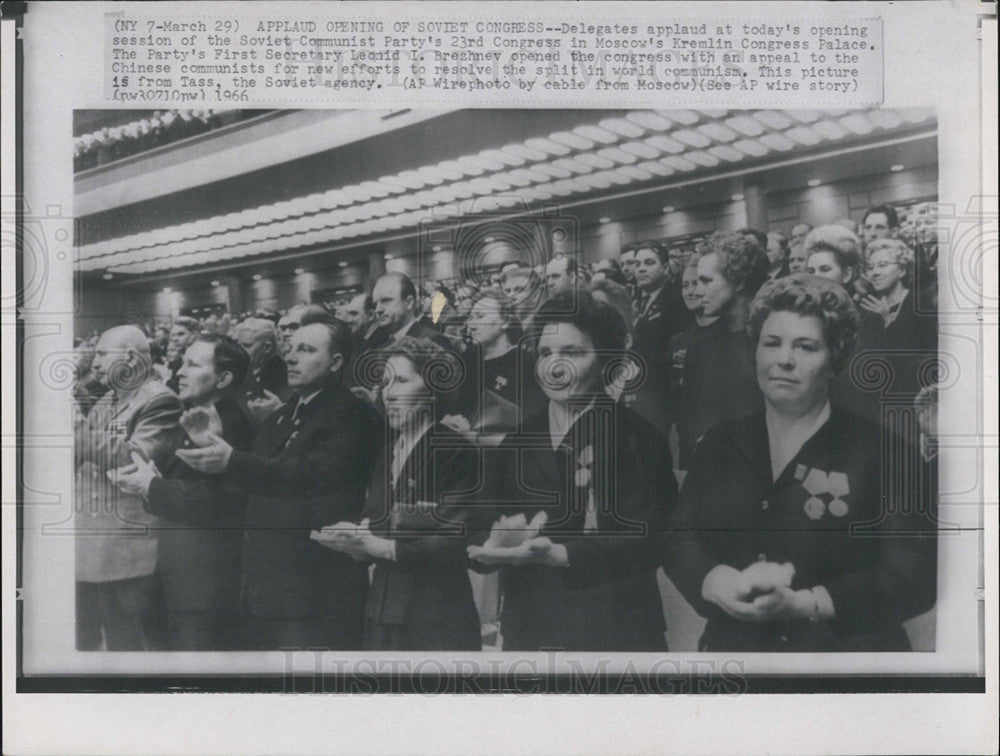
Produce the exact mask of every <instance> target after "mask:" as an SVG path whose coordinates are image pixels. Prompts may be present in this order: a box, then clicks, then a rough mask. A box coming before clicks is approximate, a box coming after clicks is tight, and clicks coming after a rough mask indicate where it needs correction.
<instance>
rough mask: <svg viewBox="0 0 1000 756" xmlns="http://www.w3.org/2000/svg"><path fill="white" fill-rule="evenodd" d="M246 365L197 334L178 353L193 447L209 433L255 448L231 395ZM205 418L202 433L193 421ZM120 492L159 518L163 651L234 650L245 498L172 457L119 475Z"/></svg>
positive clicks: (229, 343) (225, 342)
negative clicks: (164, 624) (133, 497)
mask: <svg viewBox="0 0 1000 756" xmlns="http://www.w3.org/2000/svg"><path fill="white" fill-rule="evenodd" d="M249 367H250V358H249V357H248V356H247V354H246V352H244V351H243V349H242V348H241V347H240V346H239V344H237V343H236V342H235V341H234V340H233V339H231V338H229V337H228V336H221V335H219V334H214V333H211V334H202V335H201V336H198V338H196V339H195V340H194V343H193V344H191V346H189V347H188V348H187V351H186V352H185V353H184V363H183V365H181V369H180V371H178V374H177V375H178V377H179V378H180V386H179V388H180V398H181V401H183V402H184V405H185V406H186V407H187V408H188V411H187V412H186V413H185V414H184V415H182V416H181V424H182V425H184V426H185V429H186V431H187V432H186V435H185V438H184V441H183V443H182V447H183V448H191V447H192V446H193V445H194V444H195V442H196V441H200V440H201V435H202V434H203V433H204V430H206V429H207V428H208V427H212V428H213V429H214V431H215V432H216V433H217V434H218V435H219V436H221V437H222V438H223V439H224V440H225V441H226V443H228V444H230V445H231V446H232V447H233V448H234V449H241V450H247V449H249V448H250V446H251V444H252V443H253V429H252V428H251V427H250V422H249V420H247V418H246V416H245V415H244V414H243V412H242V411H241V410H240V408H239V407H238V406H237V404H236V402H235V401H234V396H236V392H237V390H238V387H239V385H240V384H241V383H242V380H243V378H244V376H245V375H246V373H247V371H248V369H249ZM196 416H198V417H201V418H202V419H203V425H204V426H205V427H203V428H202V427H199V425H198V424H197V423H196V422H194V421H193V418H195V417H196ZM117 482H118V486H119V488H120V489H121V490H122V491H124V492H125V493H132V494H138V495H141V496H142V497H143V499H144V502H143V508H144V509H145V510H146V511H147V512H148V513H150V514H152V515H156V516H157V517H159V518H161V527H160V528H159V543H158V551H157V558H156V572H157V575H158V577H159V578H160V582H161V584H162V586H163V593H164V598H165V601H166V609H167V637H168V647H169V648H170V649H171V650H175V651H223V650H228V649H233V648H236V643H237V640H238V635H237V632H236V631H237V629H238V626H239V623H238V615H239V611H238V606H239V604H238V596H239V583H240V547H241V544H242V532H243V531H242V525H243V509H244V503H245V497H243V496H242V495H240V494H239V493H238V492H233V491H226V490H223V488H222V485H221V483H222V481H221V479H220V478H219V476H217V475H209V474H207V473H202V472H198V471H197V470H195V469H193V468H191V467H189V466H188V465H186V464H184V463H183V462H182V461H181V460H180V459H179V458H178V457H176V456H174V457H173V459H172V460H169V461H167V462H166V466H165V467H164V468H163V474H162V475H160V474H159V472H158V471H157V470H156V468H155V467H153V466H152V465H151V464H149V463H147V462H145V461H143V460H141V459H137V460H135V463H134V464H133V465H131V466H130V467H129V468H123V469H120V470H119V471H118V475H117Z"/></svg>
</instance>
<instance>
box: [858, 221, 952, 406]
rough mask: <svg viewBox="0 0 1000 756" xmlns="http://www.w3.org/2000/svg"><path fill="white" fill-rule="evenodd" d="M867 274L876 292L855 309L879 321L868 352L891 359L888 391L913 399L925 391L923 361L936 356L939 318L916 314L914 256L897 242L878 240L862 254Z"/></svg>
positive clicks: (924, 313) (929, 314) (923, 313)
mask: <svg viewBox="0 0 1000 756" xmlns="http://www.w3.org/2000/svg"><path fill="white" fill-rule="evenodd" d="M866 253H867V256H868V259H867V274H868V280H869V281H870V282H871V286H872V289H873V290H874V293H872V294H869V295H867V296H864V297H862V298H861V299H860V300H859V302H858V304H859V305H860V307H861V308H863V309H864V310H867V311H868V312H872V313H874V314H875V315H877V316H878V317H879V318H880V319H881V322H882V326H883V327H882V330H881V331H879V332H878V333H877V334H876V336H875V338H874V340H873V342H872V343H871V345H870V348H871V349H872V350H874V351H876V352H878V353H879V354H880V355H882V356H883V357H885V358H886V359H888V360H889V362H890V364H891V366H892V374H893V377H892V383H891V385H890V386H889V387H888V389H889V390H890V391H891V392H893V393H897V394H901V395H906V396H910V397H915V396H916V395H917V392H919V391H920V389H921V388H922V387H923V385H922V383H921V380H922V379H923V378H925V377H926V374H927V373H928V371H926V370H925V369H924V366H925V365H926V364H927V361H928V360H930V359H933V358H934V357H935V355H936V354H937V317H936V313H934V312H920V311H918V308H917V302H916V299H915V298H914V296H913V294H912V290H913V285H914V280H913V278H914V265H915V263H914V255H913V250H911V249H910V248H909V247H908V246H906V244H904V243H903V242H901V241H900V240H898V239H876V240H875V241H873V242H871V243H870V244H869V245H868V248H867V250H866Z"/></svg>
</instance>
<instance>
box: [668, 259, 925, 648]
mask: <svg viewBox="0 0 1000 756" xmlns="http://www.w3.org/2000/svg"><path fill="white" fill-rule="evenodd" d="M857 323H858V315H857V311H856V310H855V308H854V306H853V304H852V302H851V300H850V297H849V296H848V295H847V293H846V292H845V291H844V289H843V288H842V287H840V286H839V285H837V284H835V283H833V282H831V281H829V280H828V279H824V278H819V277H816V276H806V275H793V276H789V277H787V278H784V279H780V280H778V281H775V282H772V283H770V284H767V285H766V286H765V287H764V290H763V291H762V292H761V294H760V296H759V297H758V298H757V300H756V301H755V302H754V305H753V310H752V313H751V319H750V332H751V336H752V337H753V340H754V342H755V343H756V355H755V362H756V373H757V380H758V383H759V384H760V387H761V390H762V391H763V393H764V397H765V411H764V413H762V414H758V415H754V416H751V417H747V418H743V419H740V420H735V421H730V422H727V423H723V424H722V425H719V426H717V427H716V428H714V429H712V430H711V431H709V433H708V434H707V435H706V436H705V438H704V439H703V440H702V441H701V443H700V444H699V445H698V448H697V452H696V455H695V458H694V463H693V464H692V466H691V469H690V471H689V472H688V474H687V477H686V478H685V480H684V486H683V489H682V490H681V498H680V505H679V507H678V512H677V515H676V517H675V520H674V535H673V538H672V540H671V544H670V548H669V550H668V552H667V553H668V559H667V564H666V568H667V572H668V574H669V575H670V577H671V578H672V579H673V581H674V582H675V584H676V585H677V586H678V588H679V589H680V590H681V592H682V593H683V594H684V595H685V597H686V598H687V599H688V601H689V602H691V604H692V605H693V606H694V607H695V608H696V609H697V610H698V611H699V613H701V614H702V615H703V616H705V617H706V618H707V619H708V624H707V626H706V628H705V632H704V635H703V636H702V639H701V643H700V647H701V649H703V650H711V651H755V652H757V651H759V652H778V651H903V650H909V648H910V645H909V641H908V639H907V636H906V633H905V631H904V629H903V626H902V623H903V621H904V620H906V619H908V618H910V617H913V616H915V615H917V614H919V613H921V612H924V611H926V610H927V609H929V608H930V607H931V606H933V604H934V600H935V585H936V569H935V565H936V553H937V552H936V543H937V542H936V519H935V509H934V501H935V495H936V492H935V491H934V490H933V489H934V482H933V481H934V479H935V478H934V476H933V471H932V470H930V469H928V468H927V467H926V466H925V465H924V464H923V463H922V462H921V459H920V457H919V454H918V453H917V452H916V451H915V450H913V449H911V448H910V447H909V446H908V445H906V444H905V443H903V442H901V441H899V440H898V438H896V437H892V436H889V435H885V436H883V435H882V432H881V431H880V430H879V428H878V427H877V426H876V425H874V424H872V423H870V422H868V421H866V420H863V419H861V418H858V417H855V416H853V415H850V414H847V413H845V412H843V411H842V410H840V409H838V408H836V407H831V406H830V403H829V388H830V379H831V377H832V376H833V375H834V374H835V373H836V372H837V371H838V370H839V369H841V368H842V367H843V363H844V361H845V359H846V357H847V356H848V355H849V354H850V352H851V348H852V342H853V339H854V337H855V334H856V330H857ZM904 483H905V484H904Z"/></svg>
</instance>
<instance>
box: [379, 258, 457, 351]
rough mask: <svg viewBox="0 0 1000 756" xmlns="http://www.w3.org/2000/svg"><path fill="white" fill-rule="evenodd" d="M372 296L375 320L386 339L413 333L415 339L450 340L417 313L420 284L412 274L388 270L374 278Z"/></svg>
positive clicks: (396, 339)
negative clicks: (375, 279)
mask: <svg viewBox="0 0 1000 756" xmlns="http://www.w3.org/2000/svg"><path fill="white" fill-rule="evenodd" d="M372 300H373V301H374V303H375V321H376V322H377V323H378V328H379V330H380V331H382V333H383V334H384V335H383V337H382V340H383V341H384V342H393V341H398V340H399V339H401V338H403V337H404V336H412V337H413V338H415V339H429V340H431V341H433V342H435V343H437V344H440V345H442V346H445V345H447V340H446V339H445V338H444V337H443V336H442V335H441V332H440V331H439V330H437V329H436V328H434V327H433V326H432V325H428V324H427V322H426V321H425V320H423V319H421V318H418V317H417V288H416V287H415V286H414V285H413V281H411V280H410V277H409V276H407V275H405V274H403V273H386V274H385V275H384V276H382V277H381V278H379V279H378V280H377V281H376V282H375V288H374V289H372ZM372 340H373V341H374V342H376V343H377V342H378V341H379V339H378V338H376V337H374V335H373V339H372ZM378 345H379V346H382V344H378Z"/></svg>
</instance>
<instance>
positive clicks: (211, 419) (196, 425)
mask: <svg viewBox="0 0 1000 756" xmlns="http://www.w3.org/2000/svg"><path fill="white" fill-rule="evenodd" d="M180 423H181V427H182V428H184V430H185V431H186V432H187V434H188V438H190V439H191V441H193V442H194V444H195V445H196V446H208V445H209V444H210V443H211V441H210V440H209V434H214V435H216V436H221V435H222V418H220V417H219V411H218V410H217V409H216V408H215V405H214V404H210V405H209V406H207V407H192V408H191V409H189V410H187V411H186V412H184V413H183V414H182V415H181V419H180Z"/></svg>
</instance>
